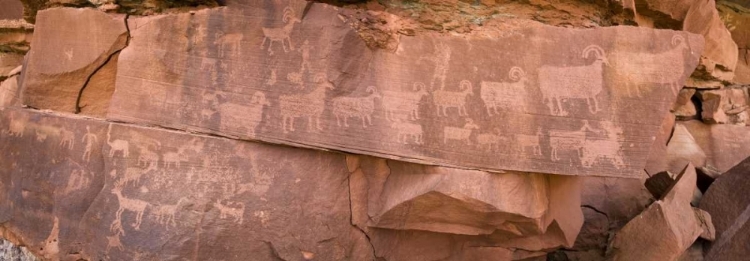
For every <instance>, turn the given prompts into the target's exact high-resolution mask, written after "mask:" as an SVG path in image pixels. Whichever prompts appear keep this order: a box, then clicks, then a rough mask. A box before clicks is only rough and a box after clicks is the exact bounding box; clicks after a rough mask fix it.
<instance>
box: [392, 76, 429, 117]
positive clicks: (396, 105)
mask: <svg viewBox="0 0 750 261" xmlns="http://www.w3.org/2000/svg"><path fill="white" fill-rule="evenodd" d="M412 90H413V91H414V92H399V91H388V92H383V96H384V97H383V102H382V104H383V108H384V109H385V118H386V119H387V120H389V121H396V120H402V118H400V117H396V116H397V114H398V112H406V113H408V116H409V118H411V119H412V120H419V102H420V101H421V100H422V98H423V97H424V96H427V94H428V93H427V88H426V87H425V85H424V83H421V82H415V83H414V85H413V87H412Z"/></svg>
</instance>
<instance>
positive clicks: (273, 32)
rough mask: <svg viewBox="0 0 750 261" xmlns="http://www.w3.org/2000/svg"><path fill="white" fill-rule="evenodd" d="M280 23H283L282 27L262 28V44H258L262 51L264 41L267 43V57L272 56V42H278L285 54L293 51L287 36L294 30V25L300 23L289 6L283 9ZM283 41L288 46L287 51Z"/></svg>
mask: <svg viewBox="0 0 750 261" xmlns="http://www.w3.org/2000/svg"><path fill="white" fill-rule="evenodd" d="M282 21H283V22H284V23H285V24H284V26H283V27H263V28H262V29H263V42H261V43H260V49H263V45H265V44H266V41H268V55H273V49H272V47H273V43H274V42H279V43H280V44H281V47H282V48H283V49H284V52H285V53H286V52H289V50H292V51H294V45H292V41H291V39H290V37H289V36H290V35H291V34H292V30H294V24H295V23H301V22H302V21H301V20H300V19H299V18H297V17H296V16H295V14H294V10H293V9H292V8H291V7H289V6H287V7H286V8H284V15H283V17H282ZM284 41H286V42H287V44H288V45H289V50H287V48H286V45H284Z"/></svg>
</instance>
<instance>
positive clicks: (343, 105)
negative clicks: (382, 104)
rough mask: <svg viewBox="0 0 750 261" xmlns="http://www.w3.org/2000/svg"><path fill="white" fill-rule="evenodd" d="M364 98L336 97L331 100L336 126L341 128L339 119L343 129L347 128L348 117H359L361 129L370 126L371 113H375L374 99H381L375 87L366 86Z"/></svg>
mask: <svg viewBox="0 0 750 261" xmlns="http://www.w3.org/2000/svg"><path fill="white" fill-rule="evenodd" d="M367 93H369V94H370V95H368V96H365V97H350V96H345V97H336V98H334V99H333V107H332V108H331V111H332V113H333V115H334V116H336V125H338V126H339V127H341V118H343V119H344V127H349V123H348V122H347V120H348V119H349V117H359V119H360V121H362V127H363V128H367V125H372V113H373V112H375V99H381V98H382V96H380V93H378V90H377V89H375V86H368V87H367Z"/></svg>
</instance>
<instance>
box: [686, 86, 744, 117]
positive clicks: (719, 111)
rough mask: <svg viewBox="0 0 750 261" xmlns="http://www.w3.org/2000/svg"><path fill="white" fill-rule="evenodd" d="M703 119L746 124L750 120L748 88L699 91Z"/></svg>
mask: <svg viewBox="0 0 750 261" xmlns="http://www.w3.org/2000/svg"><path fill="white" fill-rule="evenodd" d="M698 97H700V100H701V105H702V106H701V119H702V120H703V121H704V122H706V123H731V124H736V125H746V124H747V123H748V122H750V118H749V117H748V114H749V112H748V108H750V103H748V100H750V97H749V96H748V91H747V88H723V89H719V90H704V91H700V92H698Z"/></svg>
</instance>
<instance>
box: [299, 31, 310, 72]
mask: <svg viewBox="0 0 750 261" xmlns="http://www.w3.org/2000/svg"><path fill="white" fill-rule="evenodd" d="M312 49H313V47H312V46H310V41H309V40H307V39H305V42H304V43H302V46H300V47H299V51H300V52H302V68H301V69H300V71H302V72H304V71H305V70H307V71H310V70H312V66H310V50H312Z"/></svg>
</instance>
